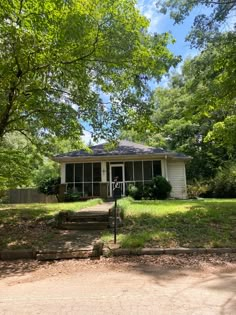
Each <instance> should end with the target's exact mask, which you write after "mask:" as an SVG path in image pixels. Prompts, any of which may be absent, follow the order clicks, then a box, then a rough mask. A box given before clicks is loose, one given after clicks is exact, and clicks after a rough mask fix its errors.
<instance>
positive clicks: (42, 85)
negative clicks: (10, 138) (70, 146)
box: [0, 0, 177, 141]
mask: <svg viewBox="0 0 236 315" xmlns="http://www.w3.org/2000/svg"><path fill="white" fill-rule="evenodd" d="M135 4H136V2H135V1H133V0H132V1H130V0H120V1H114V0H103V1H100V0H80V1H79V0H44V1H42V0H2V1H1V5H0V55H1V58H0V76H1V82H0V139H2V138H3V137H4V135H6V134H7V133H11V132H13V131H18V132H20V133H22V134H24V135H25V136H26V137H29V138H32V137H37V138H38V139H39V138H43V137H44V138H46V139H48V141H49V140H50V139H51V137H54V136H57V137H61V138H68V137H70V138H71V139H72V140H73V139H79V137H80V135H81V124H80V121H81V120H83V121H87V122H88V123H90V124H91V125H92V127H93V129H94V132H95V135H100V136H102V137H106V136H108V135H112V133H114V132H115V130H117V129H118V128H119V126H120V125H123V124H126V123H127V121H128V115H127V113H128V112H129V111H133V112H135V113H136V119H138V116H139V114H142V115H143V114H144V113H148V102H147V99H146V98H144V95H146V96H147V95H148V87H147V80H148V79H150V78H154V79H157V80H158V79H160V77H161V76H162V74H164V73H166V72H167V71H168V69H169V67H170V66H172V65H174V64H176V62H177V59H175V58H174V57H173V55H172V54H171V53H170V52H169V50H168V49H167V47H166V46H167V44H168V43H169V42H170V40H171V39H170V37H169V35H168V34H160V35H157V34H149V33H148V32H147V28H148V24H149V22H148V20H147V19H146V18H145V17H143V16H142V15H141V14H140V12H139V11H138V9H137V8H136V6H135ZM101 93H106V94H108V95H109V96H110V99H109V104H104V103H103V101H102V100H101V97H100V95H101Z"/></svg>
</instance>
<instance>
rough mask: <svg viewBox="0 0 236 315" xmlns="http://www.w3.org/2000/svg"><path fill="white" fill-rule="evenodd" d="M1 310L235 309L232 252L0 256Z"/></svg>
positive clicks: (133, 311)
mask: <svg viewBox="0 0 236 315" xmlns="http://www.w3.org/2000/svg"><path fill="white" fill-rule="evenodd" d="M0 279H1V281H0V314H1V315H2V314H18V315H21V314H86V315H89V314H93V315H96V314H109V315H110V314H129V315H130V314H142V315H143V314H160V315H165V314H168V315H172V314H173V315H178V314H181V315H185V314H186V315H189V314H194V315H200V314H201V315H208V314H209V315H210V314H212V315H218V314H221V315H223V314H225V315H226V314H229V315H233V314H236V256H235V254H234V255H231V256H229V255H222V256H199V257H195V256H192V257H190V258H189V257H187V256H184V255H180V256H178V257H176V256H162V257H153V256H150V257H145V256H144V257H135V258H116V259H112V258H110V259H105V258H103V259H101V260H100V261H89V260H83V261H81V260H80V261H78V260H68V261H58V262H53V263H38V262H35V261H30V262H29V261H17V262H12V263H10V262H0Z"/></svg>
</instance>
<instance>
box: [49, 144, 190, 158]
mask: <svg viewBox="0 0 236 315" xmlns="http://www.w3.org/2000/svg"><path fill="white" fill-rule="evenodd" d="M106 146H107V143H103V144H98V145H94V146H92V147H90V151H86V150H80V151H73V152H68V153H63V154H59V155H56V156H54V158H53V160H55V161H57V162H62V161H63V160H64V161H66V160H70V159H73V160H74V159H75V158H82V157H84V158H86V157H106V156H107V157H115V156H132V155H135V156H141V155H146V156H147V155H157V156H158V157H161V156H171V157H173V158H180V159H185V160H188V159H190V157H189V156H187V155H185V154H183V153H176V152H172V151H168V150H164V149H162V148H153V147H149V146H146V145H143V144H139V143H134V142H131V141H127V140H122V141H119V143H118V145H117V147H116V148H114V149H112V150H107V147H106Z"/></svg>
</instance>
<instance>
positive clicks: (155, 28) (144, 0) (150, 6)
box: [137, 0, 165, 33]
mask: <svg viewBox="0 0 236 315" xmlns="http://www.w3.org/2000/svg"><path fill="white" fill-rule="evenodd" d="M137 8H138V9H139V10H140V12H141V13H142V14H143V15H144V16H145V17H146V18H147V19H148V20H149V21H150V25H149V31H150V32H152V33H154V32H157V33H160V32H161V29H162V26H161V25H160V24H161V22H162V21H163V20H164V19H165V16H164V15H163V14H159V13H158V12H157V7H156V1H149V0H139V1H138V3H137Z"/></svg>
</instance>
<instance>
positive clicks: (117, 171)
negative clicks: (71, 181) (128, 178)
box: [110, 164, 125, 197]
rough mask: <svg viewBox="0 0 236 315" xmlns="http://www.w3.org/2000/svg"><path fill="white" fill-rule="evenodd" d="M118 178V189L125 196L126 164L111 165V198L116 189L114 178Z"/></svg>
mask: <svg viewBox="0 0 236 315" xmlns="http://www.w3.org/2000/svg"><path fill="white" fill-rule="evenodd" d="M115 177H117V182H118V187H119V188H120V189H121V195H122V196H124V195H125V170H124V164H114V165H112V164H110V197H112V192H113V189H114V178H115Z"/></svg>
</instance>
